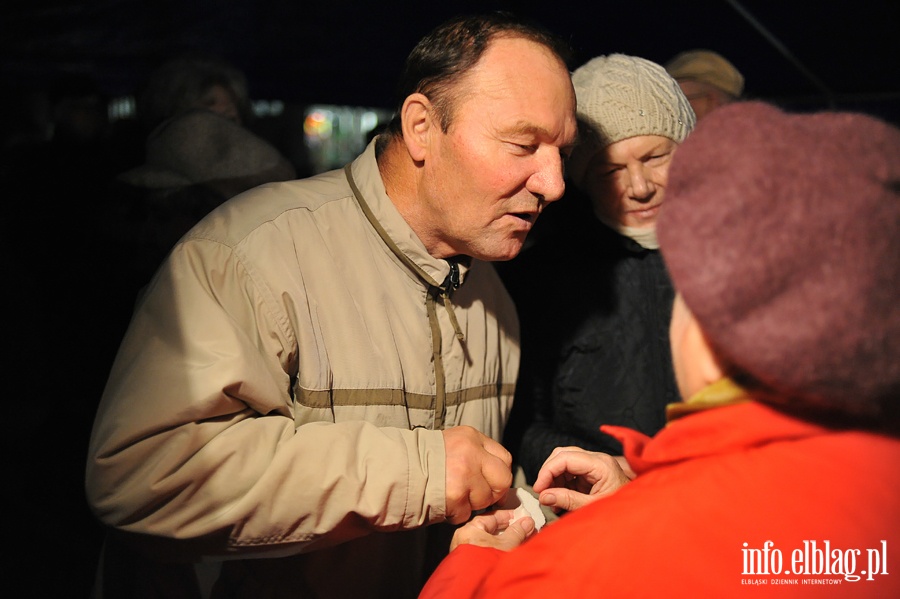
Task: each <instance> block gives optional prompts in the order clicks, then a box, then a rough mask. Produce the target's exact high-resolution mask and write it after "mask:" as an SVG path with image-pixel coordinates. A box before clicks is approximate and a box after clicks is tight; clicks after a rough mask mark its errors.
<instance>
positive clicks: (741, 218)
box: [657, 102, 900, 418]
mask: <svg viewBox="0 0 900 599" xmlns="http://www.w3.org/2000/svg"><path fill="white" fill-rule="evenodd" d="M657 234H658V237H659V242H660V248H661V251H662V254H663V257H664V259H665V261H666V264H667V266H668V268H669V271H670V273H671V276H672V280H673V281H674V284H675V287H676V288H677V289H678V290H679V292H680V293H681V294H682V296H683V297H684V301H685V303H686V304H687V305H688V307H689V308H690V309H691V311H692V312H693V313H694V316H695V317H696V319H697V321H698V323H699V324H700V326H701V328H702V329H703V330H704V331H705V333H706V334H707V337H708V339H709V341H710V342H711V344H712V345H713V346H714V348H715V350H716V352H717V353H719V355H720V356H721V357H722V358H723V359H724V361H725V362H726V363H728V364H731V365H733V366H734V367H736V368H737V369H738V370H739V371H742V372H743V373H745V374H748V375H750V377H752V379H755V380H756V381H758V382H760V383H762V386H763V387H768V389H769V390H770V391H772V392H773V393H771V397H768V396H767V397H766V398H765V399H763V401H767V402H772V403H780V404H784V406H785V407H790V408H793V409H800V410H804V411H809V410H814V411H820V412H830V413H832V414H835V413H837V414H846V415H850V416H858V417H864V418H873V417H874V418H884V417H886V416H888V415H889V414H890V415H892V416H891V418H894V417H896V415H897V414H898V408H897V406H896V405H895V404H898V403H900V129H897V128H896V127H893V126H891V125H889V124H887V123H885V122H882V121H880V120H878V119H876V118H873V117H871V116H866V115H862V114H853V113H842V112H820V113H815V114H788V113H785V112H783V111H781V110H779V109H777V108H775V107H773V106H770V105H767V104H764V103H761V102H745V103H738V104H733V105H728V106H725V107H722V108H720V109H718V110H716V111H715V112H713V113H712V114H711V115H709V116H708V117H707V118H706V119H704V120H703V121H701V122H700V124H699V125H698V127H697V129H696V130H695V131H694V132H693V133H692V134H691V135H690V136H689V137H688V139H687V140H686V141H685V142H684V143H683V144H682V145H681V146H680V147H679V148H678V150H677V152H676V155H675V157H674V159H673V163H672V168H671V171H670V174H669V187H668V190H667V193H666V204H665V206H664V207H663V209H662V211H661V213H660V218H659V221H658V223H657Z"/></svg>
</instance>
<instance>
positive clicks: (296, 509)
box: [86, 240, 445, 555]
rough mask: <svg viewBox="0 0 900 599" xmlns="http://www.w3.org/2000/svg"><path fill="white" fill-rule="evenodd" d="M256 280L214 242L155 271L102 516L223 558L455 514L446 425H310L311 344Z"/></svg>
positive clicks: (125, 364) (125, 383)
mask: <svg viewBox="0 0 900 599" xmlns="http://www.w3.org/2000/svg"><path fill="white" fill-rule="evenodd" d="M254 274H255V273H254V272H253V270H252V267H250V266H248V265H247V264H245V263H244V262H243V261H242V260H241V259H240V257H239V256H237V255H236V254H235V252H234V250H233V249H231V248H229V247H227V246H225V245H222V244H218V243H215V242H212V241H208V240H200V241H188V242H183V243H181V244H180V245H179V246H177V247H176V248H175V250H174V251H173V253H172V255H171V256H170V258H169V260H168V261H167V262H166V263H165V264H164V265H163V267H162V268H161V269H160V271H159V273H158V274H157V276H156V277H155V278H154V280H153V282H152V283H151V285H150V286H149V288H148V290H147V292H146V294H145V296H144V298H143V299H142V301H141V302H140V303H139V305H138V306H137V309H136V311H135V315H134V317H133V319H132V322H131V324H130V325H129V329H128V332H127V333H126V335H125V338H124V340H123V343H122V346H121V347H120V350H119V353H118V355H117V357H116V361H115V363H114V365H113V368H112V371H111V374H110V377H109V381H108V383H107V387H106V390H105V392H104V396H103V398H102V400H101V402H100V406H99V408H98V413H97V417H96V421H95V423H94V430H93V433H92V437H91V443H90V448H89V455H88V464H87V474H86V491H87V496H88V500H89V503H90V505H91V508H92V509H93V511H94V512H95V514H96V515H97V516H98V517H99V518H100V520H101V521H102V522H104V523H105V524H107V525H109V526H112V527H115V528H117V529H119V530H120V531H123V532H126V533H135V536H142V537H145V538H148V539H154V540H159V539H171V540H180V541H186V540H193V541H200V540H202V543H197V545H198V548H197V549H196V551H197V552H198V553H200V554H216V555H225V554H229V553H233V552H240V553H242V554H243V553H246V552H264V553H266V554H270V553H271V554H284V555H286V554H291V553H297V552H301V551H309V550H314V549H318V548H320V547H325V546H330V545H333V544H336V543H339V542H343V541H346V540H349V539H351V538H354V537H357V536H360V535H363V534H366V533H367V532H370V531H373V530H379V531H392V530H399V529H409V528H415V527H418V526H422V525H425V524H430V523H433V522H438V521H442V520H443V519H444V510H445V505H444V502H445V495H444V493H445V488H444V479H445V472H444V467H445V464H444V459H445V458H444V446H443V437H442V435H441V433H440V431H431V430H422V429H417V430H414V431H410V430H401V429H396V428H379V427H376V426H374V425H372V424H370V423H367V422H343V423H337V424H335V423H311V424H304V425H302V426H299V427H297V426H295V421H294V414H293V411H294V408H293V394H292V385H293V383H294V381H295V375H293V374H292V373H293V372H294V371H295V369H296V364H297V361H296V357H297V356H296V352H297V350H296V347H297V343H296V338H295V336H294V332H293V331H292V329H291V324H290V323H291V321H290V319H289V318H288V316H287V315H286V314H285V310H284V308H283V302H284V301H285V300H284V299H283V298H275V297H271V294H270V293H269V292H268V291H267V289H266V288H265V287H264V286H261V285H258V284H257V283H256V282H255V280H254ZM279 302H282V303H279ZM178 546H179V549H183V548H184V547H193V545H192V544H191V543H184V542H181V543H178ZM189 551H195V549H190V550H189Z"/></svg>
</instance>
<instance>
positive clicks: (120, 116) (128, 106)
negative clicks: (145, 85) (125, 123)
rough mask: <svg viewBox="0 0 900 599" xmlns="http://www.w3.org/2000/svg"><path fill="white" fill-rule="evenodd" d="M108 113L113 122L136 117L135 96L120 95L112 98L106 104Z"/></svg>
mask: <svg viewBox="0 0 900 599" xmlns="http://www.w3.org/2000/svg"><path fill="white" fill-rule="evenodd" d="M106 115H107V118H109V121H110V122H111V123H112V122H115V121H121V120H127V119H133V118H135V116H136V115H137V105H136V102H135V100H134V96H119V97H117V98H113V99H111V100H110V101H109V103H108V104H107V105H106Z"/></svg>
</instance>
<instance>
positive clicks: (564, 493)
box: [539, 488, 597, 512]
mask: <svg viewBox="0 0 900 599" xmlns="http://www.w3.org/2000/svg"><path fill="white" fill-rule="evenodd" d="M594 499H597V497H593V496H591V495H587V494H585V493H578V492H577V491H571V490H569V489H564V488H553V489H547V490H546V491H544V492H542V493H541V494H540V497H539V501H540V502H541V505H546V506H547V507H551V508H554V509H559V510H565V511H567V512H571V511H573V510H577V509H579V508H581V507H584V506H585V505H587V504H588V503H591V502H592V501H593V500H594Z"/></svg>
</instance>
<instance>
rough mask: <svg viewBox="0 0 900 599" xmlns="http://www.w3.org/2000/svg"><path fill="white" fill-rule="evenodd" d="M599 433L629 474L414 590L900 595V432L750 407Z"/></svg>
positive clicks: (454, 558) (429, 597)
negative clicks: (517, 541)
mask: <svg viewBox="0 0 900 599" xmlns="http://www.w3.org/2000/svg"><path fill="white" fill-rule="evenodd" d="M604 430H608V431H609V432H610V433H611V434H613V435H615V436H616V437H618V438H620V439H621V440H622V442H623V444H624V446H625V455H626V456H627V457H628V460H629V462H630V463H631V464H632V466H633V467H634V469H635V471H636V472H638V475H639V476H638V478H637V479H636V480H635V481H634V482H632V483H630V484H629V485H627V486H626V487H624V488H622V489H621V490H619V491H618V492H617V493H616V494H615V495H612V496H611V497H609V498H606V499H601V500H599V501H597V502H595V503H593V504H590V505H588V506H586V507H584V508H582V509H580V510H578V511H576V512H572V513H570V514H568V515H566V516H564V517H563V518H561V519H560V520H559V521H557V522H555V523H553V524H550V525H548V526H547V527H546V528H544V529H543V530H542V531H541V532H540V533H538V534H537V535H536V536H535V537H533V538H532V539H530V540H529V541H528V542H526V543H525V544H524V545H523V546H521V547H519V548H518V549H516V550H514V551H512V552H510V553H503V552H500V551H497V550H494V549H486V548H483V547H476V546H473V545H463V546H461V547H459V548H457V549H456V550H455V551H453V552H452V553H451V554H450V555H449V556H448V557H447V558H446V559H445V560H444V561H443V563H442V564H441V566H440V567H439V568H438V570H437V571H436V572H435V573H434V575H433V576H432V577H431V579H430V580H429V582H428V584H427V585H426V587H425V588H424V589H423V591H422V594H421V595H420V597H421V598H422V599H435V598H439V597H440V598H444V597H446V598H452V599H459V598H461V597H490V598H492V599H493V598H501V597H511V598H515V599H519V598H521V597H541V598H542V599H549V598H551V597H553V598H555V597H584V596H588V597H604V598H610V599H619V598H621V597H666V598H669V597H737V596H742V595H744V594H747V595H753V596H772V597H795V596H815V597H838V596H840V597H854V598H856V597H879V598H883V597H900V439H897V438H893V437H888V436H881V435H876V434H872V433H867V432H861V431H854V430H850V431H840V430H833V429H828V428H824V427H821V426H818V425H815V424H810V423H807V422H804V421H801V420H797V419H795V418H792V417H789V416H786V415H784V414H781V413H779V412H776V411H774V410H772V409H770V408H768V407H766V406H764V405H762V404H759V403H756V402H748V403H744V404H739V405H734V406H728V407H721V408H717V409H713V410H709V411H704V412H698V413H695V414H691V415H688V416H685V417H683V418H681V419H679V420H675V421H673V422H671V423H670V424H669V425H668V426H667V427H666V428H665V429H663V430H662V431H661V432H660V433H659V434H657V435H656V436H655V437H654V438H653V439H650V438H648V437H646V436H644V435H641V434H639V433H636V432H634V431H631V430H628V429H623V428H617V427H608V428H606V427H605V428H604ZM826 558H827V559H826ZM825 562H827V566H826V565H824V564H825ZM826 568H827V569H826ZM862 571H866V574H863V572H862ZM788 572H791V573H788ZM793 572H796V573H793ZM869 572H873V574H869ZM845 574H846V576H845ZM854 576H859V577H860V579H859V580H858V581H856V582H852V581H850V580H849V579H850V578H853V577H854ZM869 578H871V580H869Z"/></svg>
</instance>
